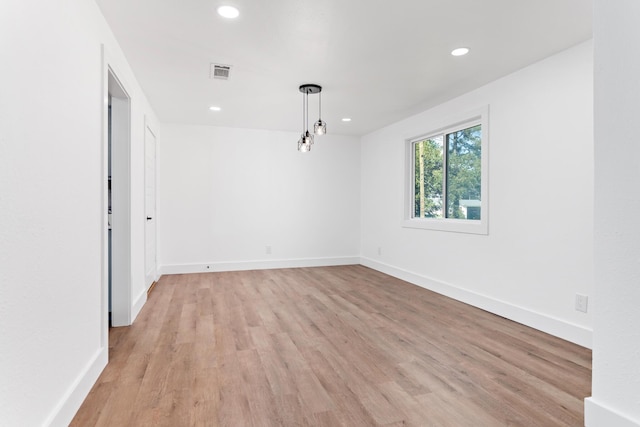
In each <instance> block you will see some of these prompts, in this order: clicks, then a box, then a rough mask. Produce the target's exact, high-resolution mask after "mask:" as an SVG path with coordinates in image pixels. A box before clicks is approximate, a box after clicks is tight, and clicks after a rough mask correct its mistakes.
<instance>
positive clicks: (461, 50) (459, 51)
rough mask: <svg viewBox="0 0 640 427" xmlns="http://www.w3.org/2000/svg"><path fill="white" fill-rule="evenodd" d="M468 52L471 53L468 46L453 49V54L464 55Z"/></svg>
mask: <svg viewBox="0 0 640 427" xmlns="http://www.w3.org/2000/svg"><path fill="white" fill-rule="evenodd" d="M467 53H469V48H468V47H459V48H457V49H453V50H452V51H451V55H453V56H462V55H466V54H467Z"/></svg>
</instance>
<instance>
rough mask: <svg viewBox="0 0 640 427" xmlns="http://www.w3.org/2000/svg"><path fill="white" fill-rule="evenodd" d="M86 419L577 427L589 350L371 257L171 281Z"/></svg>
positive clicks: (160, 287) (113, 358) (158, 292)
mask: <svg viewBox="0 0 640 427" xmlns="http://www.w3.org/2000/svg"><path fill="white" fill-rule="evenodd" d="M109 346H110V361H109V364H108V365H107V367H106V368H105V370H104V372H103V373H102V375H101V376H100V378H99V379H98V381H97V383H96V384H95V386H94V387H93V389H92V390H91V392H90V393H89V395H88V396H87V398H86V400H85V402H84V403H83V405H82V407H81V408H80V410H79V411H78V413H77V414H76V417H75V418H74V420H73V421H72V423H71V425H72V426H74V427H76V426H82V427H85V426H114V427H121V426H135V427H139V426H154V427H155V426H167V427H174V426H207V427H218V426H233V427H245V426H247V427H249V426H251V427H253V426H259V427H271V426H274V427H275V426H282V427H289V426H292V427H293V426H296V427H297V426H331V427H335V426H344V427H376V426H386V427H398V426H405V427H426V426H437V427H448V426H451V427H461V426H462V427H464V426H473V427H479V426H480V427H482V426H487V427H499V426H527V427H528V426H545V427H547V426H582V425H583V424H584V419H583V410H584V403H583V399H584V398H585V397H587V396H589V395H590V393H591V352H590V351H589V350H588V349H585V348H582V347H579V346H576V345H574V344H571V343H568V342H566V341H563V340H560V339H558V338H555V337H552V336H550V335H547V334H544V333H542V332H540V331H536V330H533V329H531V328H527V327H525V326H523V325H519V324H517V323H514V322H511V321H509V320H507V319H504V318H501V317H498V316H494V315H492V314H490V313H487V312H485V311H482V310H479V309H476V308H473V307H470V306H468V305H465V304H463V303H460V302H458V301H454V300H451V299H449V298H446V297H444V296H442V295H438V294H435V293H433V292H430V291H428V290H425V289H422V288H419V287H417V286H413V285H411V284H409V283H406V282H403V281H401V280H399V279H396V278H393V277H390V276H387V275H384V274H382V273H379V272H376V271H373V270H371V269H368V268H366V267H363V266H340V267H319V268H300V269H282V270H258V271H242V272H222V273H202V274H191V275H173V276H164V277H162V278H161V279H160V280H159V281H158V283H157V285H156V286H155V288H154V291H153V293H151V294H150V296H149V300H148V302H147V304H146V305H145V306H144V307H143V309H142V311H141V313H140V314H139V316H138V319H137V320H136V322H135V324H134V325H132V326H130V327H127V328H114V329H111V330H110V332H109Z"/></svg>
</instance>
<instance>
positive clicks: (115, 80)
mask: <svg viewBox="0 0 640 427" xmlns="http://www.w3.org/2000/svg"><path fill="white" fill-rule="evenodd" d="M118 70H119V68H118V67H117V65H115V61H114V59H113V56H111V55H110V54H109V52H108V51H107V49H106V48H105V47H104V45H102V95H103V97H102V98H103V99H102V175H101V180H102V186H101V187H102V230H101V235H102V239H101V240H102V293H101V295H102V304H101V306H102V313H101V314H102V337H101V343H102V345H103V346H105V347H108V339H109V247H108V245H109V231H108V227H109V215H108V192H109V189H108V161H109V96H110V95H111V96H112V98H113V97H115V98H117V99H126V100H127V101H126V102H125V103H124V105H123V106H120V107H119V108H123V109H124V110H123V111H121V113H122V115H123V116H124V117H125V118H126V123H125V125H124V126H125V132H124V135H123V138H122V140H120V141H118V143H119V144H120V145H121V147H120V149H119V150H116V156H113V154H114V153H113V146H112V150H111V151H112V152H111V155H112V158H111V161H112V164H111V167H112V173H113V166H114V164H117V165H118V166H119V169H120V170H121V171H122V174H121V175H122V176H120V184H119V186H118V189H119V191H120V194H119V196H120V197H119V198H120V199H121V201H122V209H119V210H117V211H114V212H113V213H112V216H111V220H112V224H117V225H118V232H119V234H118V235H117V238H116V239H114V237H115V236H116V235H115V234H114V231H113V230H112V242H113V244H112V253H114V252H116V251H117V254H118V261H117V262H114V261H116V259H115V258H113V257H112V258H113V259H112V267H111V270H112V276H115V275H116V274H117V276H118V277H119V280H118V281H117V283H116V281H113V280H112V290H111V291H112V303H111V313H112V315H111V324H112V325H113V326H127V325H130V324H131V311H132V310H131V96H130V95H129V94H130V93H131V91H129V90H127V88H128V87H129V86H128V85H127V83H126V82H125V81H124V80H123V79H122V73H119V71H118ZM113 113H114V111H113V107H112V119H113V116H114V114H113ZM116 115H117V114H116ZM113 142H114V141H113V140H112V145H113ZM112 179H113V177H112ZM112 184H113V182H112ZM113 190H114V188H113V185H112V198H113ZM112 201H113V200H112Z"/></svg>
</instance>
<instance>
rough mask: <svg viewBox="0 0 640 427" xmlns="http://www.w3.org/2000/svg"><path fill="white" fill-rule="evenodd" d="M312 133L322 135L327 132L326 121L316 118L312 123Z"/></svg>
mask: <svg viewBox="0 0 640 427" xmlns="http://www.w3.org/2000/svg"><path fill="white" fill-rule="evenodd" d="M313 133H315V134H316V135H324V134H325V133H327V123H326V122H324V121H322V119H318V121H317V122H315V124H314V125H313Z"/></svg>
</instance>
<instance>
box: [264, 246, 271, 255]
mask: <svg viewBox="0 0 640 427" xmlns="http://www.w3.org/2000/svg"><path fill="white" fill-rule="evenodd" d="M264 252H265V253H266V254H267V255H271V245H267V246H265V247H264Z"/></svg>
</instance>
